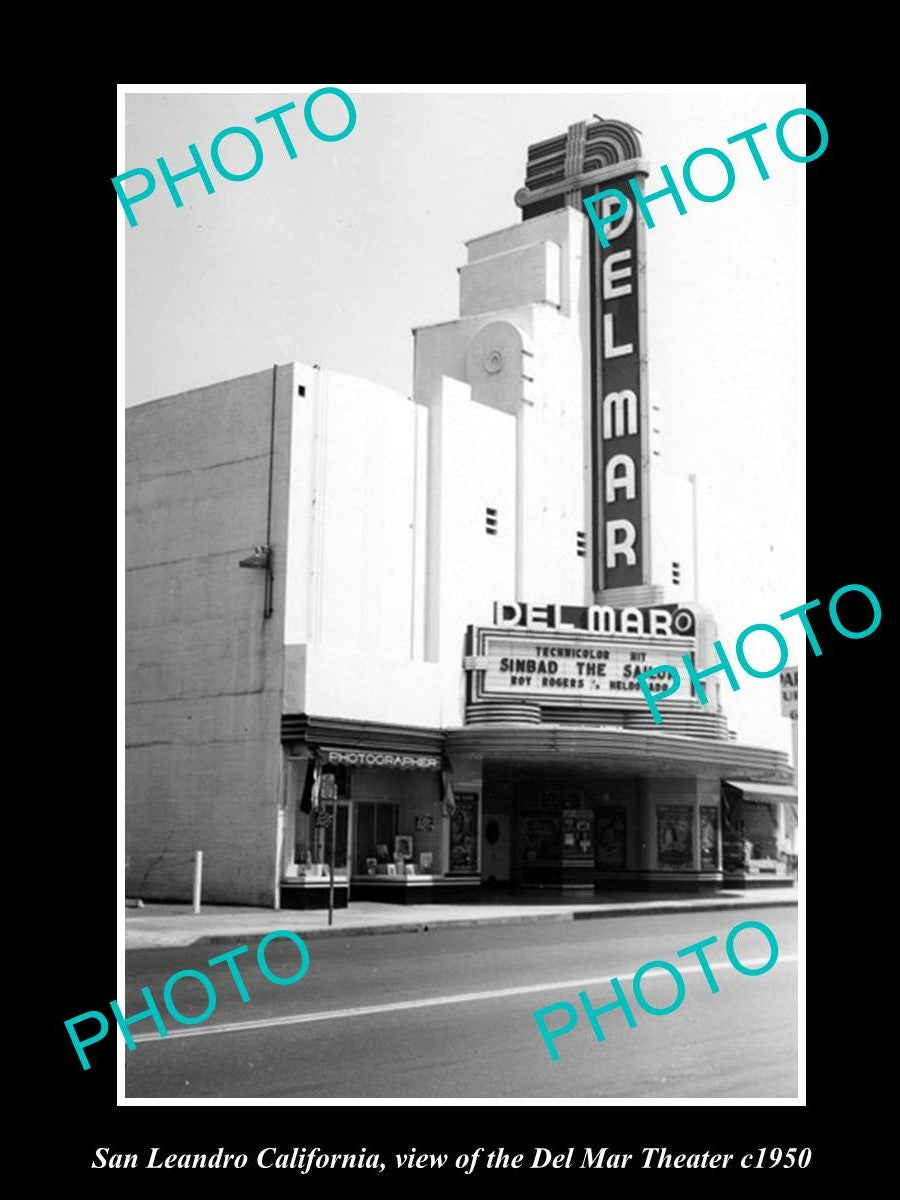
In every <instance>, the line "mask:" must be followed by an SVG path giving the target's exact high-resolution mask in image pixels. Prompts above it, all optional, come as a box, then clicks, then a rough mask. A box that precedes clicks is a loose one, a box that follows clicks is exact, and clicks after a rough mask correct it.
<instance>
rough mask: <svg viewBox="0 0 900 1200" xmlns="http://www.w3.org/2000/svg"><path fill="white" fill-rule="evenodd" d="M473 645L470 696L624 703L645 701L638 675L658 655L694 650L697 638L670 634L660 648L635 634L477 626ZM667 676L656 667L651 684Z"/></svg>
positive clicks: (467, 661) (468, 664) (469, 660)
mask: <svg viewBox="0 0 900 1200" xmlns="http://www.w3.org/2000/svg"><path fill="white" fill-rule="evenodd" d="M473 648H474V651H475V652H474V654H472V655H469V656H467V657H466V659H465V660H464V663H463V665H464V666H465V667H466V668H467V669H468V670H470V671H471V672H472V673H473V677H474V686H473V687H472V694H471V697H470V698H471V699H472V700H476V701H477V700H482V699H488V698H490V697H496V696H516V697H518V698H521V699H530V700H537V701H539V702H540V703H541V704H547V703H557V704H569V705H571V704H579V703H592V702H596V701H598V700H603V701H615V703H616V704H622V703H627V702H629V701H632V702H635V703H642V702H643V693H642V692H641V688H640V685H639V684H638V682H637V676H638V675H640V674H641V672H642V671H648V670H649V669H650V668H651V667H654V666H657V665H658V657H657V656H659V658H661V657H662V655H663V654H665V655H666V657H667V658H668V657H670V656H671V654H672V652H673V651H674V652H675V653H678V654H688V653H693V652H694V650H695V643H694V640H693V639H692V638H671V639H670V640H668V641H667V642H666V644H665V649H663V647H662V646H658V647H657V646H654V645H653V644H652V643H649V642H648V641H646V640H640V639H638V638H624V637H623V638H616V639H612V638H608V637H598V636H591V635H590V634H561V633H545V634H539V635H535V634H531V633H527V632H526V631H524V630H515V629H508V630H499V629H475V630H474V631H473ZM667 679H669V677H668V676H667V675H666V674H663V673H660V674H659V675H654V676H653V678H652V680H650V684H651V686H653V687H654V688H656V687H657V686H658V687H659V690H664V689H665V688H666V687H668V686H670V683H671V680H670V679H669V682H666V681H667Z"/></svg>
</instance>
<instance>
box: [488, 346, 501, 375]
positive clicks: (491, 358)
mask: <svg viewBox="0 0 900 1200" xmlns="http://www.w3.org/2000/svg"><path fill="white" fill-rule="evenodd" d="M484 369H485V370H486V371H487V373H488V375H497V374H498V373H499V372H500V371H502V370H503V352H502V351H501V350H488V352H487V354H486V355H485V356H484Z"/></svg>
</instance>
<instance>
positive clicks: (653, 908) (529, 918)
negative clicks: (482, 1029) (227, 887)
mask: <svg viewBox="0 0 900 1200" xmlns="http://www.w3.org/2000/svg"><path fill="white" fill-rule="evenodd" d="M798 904H799V897H792V898H790V899H781V898H779V899H772V900H770V899H766V898H765V897H764V896H759V897H752V898H744V897H742V898H741V899H739V900H725V899H723V900H700V901H694V902H688V903H685V902H682V901H678V900H669V901H659V902H658V903H656V904H653V903H651V904H643V905H628V904H623V905H621V906H619V907H616V908H614V909H599V910H598V909H588V910H587V911H585V910H578V909H573V910H572V911H570V912H563V913H540V912H535V913H527V914H517V915H515V916H509V917H460V918H452V917H451V918H450V919H449V920H446V921H398V922H395V923H392V924H390V925H356V926H354V927H352V928H349V929H341V928H338V927H336V926H331V927H330V928H329V927H328V926H327V925H326V926H325V927H324V928H321V929H302V928H301V929H298V928H294V929H293V930H292V932H294V933H297V934H299V935H300V936H302V937H303V939H304V940H311V939H318V938H334V937H368V936H371V935H372V934H379V933H384V934H389V933H434V932H437V931H438V930H441V929H472V928H492V927H495V926H498V925H542V924H547V923H549V922H553V921H555V922H562V921H596V920H603V919H605V918H608V917H638V916H647V917H650V916H661V915H664V914H666V913H673V912H722V911H725V910H727V909H732V908H796V907H797V905H798ZM288 911H289V910H288ZM284 928H285V929H288V928H290V923H289V922H285V925H284ZM271 932H272V930H271V929H260V930H251V929H243V930H239V931H236V932H235V933H230V934H228V933H209V934H199V935H198V936H197V937H190V936H189V935H185V936H186V937H187V939H188V940H186V941H178V942H165V943H160V944H159V945H152V944H151V945H146V946H128V945H127V930H126V946H125V952H126V953H127V954H130V953H134V952H136V951H139V950H162V949H166V950H168V949H175V950H177V949H179V948H183V947H185V946H198V945H209V946H214V945H218V944H221V943H226V942H227V943H228V944H229V945H234V944H235V940H236V939H237V940H240V939H242V938H255V937H265V935H266V934H267V933H271Z"/></svg>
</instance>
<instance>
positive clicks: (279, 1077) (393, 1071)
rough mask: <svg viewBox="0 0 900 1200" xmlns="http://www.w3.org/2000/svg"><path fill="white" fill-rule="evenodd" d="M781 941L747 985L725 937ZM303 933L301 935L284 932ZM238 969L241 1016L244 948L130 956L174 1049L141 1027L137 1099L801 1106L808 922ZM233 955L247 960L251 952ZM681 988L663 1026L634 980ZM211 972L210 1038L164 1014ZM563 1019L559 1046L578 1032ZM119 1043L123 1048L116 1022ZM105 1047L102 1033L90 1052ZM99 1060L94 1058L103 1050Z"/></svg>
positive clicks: (367, 954) (359, 954)
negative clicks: (801, 1006)
mask: <svg viewBox="0 0 900 1200" xmlns="http://www.w3.org/2000/svg"><path fill="white" fill-rule="evenodd" d="M746 920H757V921H761V922H762V923H764V924H766V925H768V926H769V928H770V929H772V930H773V931H774V933H775V935H776V937H777V940H778V949H779V958H778V961H777V963H776V964H775V966H774V967H773V968H772V969H771V970H769V971H767V972H766V973H765V974H760V975H756V976H751V975H743V974H739V973H738V972H737V971H735V969H734V968H733V967H732V966H731V965H730V964H729V962H728V959H727V957H726V953H725V937H726V935H727V934H728V932H729V930H731V929H732V928H733V927H734V926H735V925H737V924H738V923H739V922H741V921H746ZM286 924H289V922H286ZM711 935H715V936H716V937H717V938H718V941H717V943H715V944H714V945H711V946H709V947H707V949H706V953H707V955H708V959H709V963H710V965H711V967H712V970H713V975H714V977H715V979H716V981H717V982H718V984H719V986H720V989H721V990H720V991H719V992H717V993H713V992H712V991H711V990H710V987H709V984H708V982H707V981H706V978H705V975H704V972H703V969H702V967H701V966H700V964H699V962H698V959H697V957H696V956H695V955H693V954H692V955H690V956H686V957H684V958H681V959H679V958H678V957H677V953H676V952H677V951H678V950H679V949H681V948H682V947H685V946H688V945H690V944H692V943H695V942H697V941H699V940H701V939H703V938H706V937H709V936H711ZM258 940H259V939H252V938H251V939H249V940H248V942H247V944H248V945H249V953H248V954H245V955H242V956H241V957H240V958H239V959H238V960H236V961H237V964H238V965H239V966H240V972H241V975H242V977H243V978H244V980H245V981H246V986H247V989H248V991H249V994H250V1000H249V1001H248V1002H246V1003H242V1002H241V999H240V997H239V995H238V991H237V988H236V985H235V983H234V982H233V981H232V979H231V976H230V975H229V972H228V968H227V966H226V965H218V966H215V967H208V966H207V960H208V959H209V958H211V957H213V956H215V955H218V954H222V953H224V952H225V951H227V950H229V949H231V945H232V944H231V943H224V942H223V943H216V944H195V945H193V946H190V947H185V948H178V949H173V948H170V949H158V950H140V951H134V952H131V953H129V954H128V955H126V977H127V978H126V985H127V986H126V994H125V998H124V1003H123V1004H122V1007H123V1011H124V1012H125V1013H126V1014H129V1015H130V1014H132V1013H134V1012H137V1011H138V1010H140V1009H144V1008H146V1002H145V1001H144V999H143V997H142V996H141V994H140V989H141V987H143V986H148V987H149V988H150V991H151V993H152V995H153V996H154V998H155V999H156V1000H157V1002H158V1004H159V1006H160V1009H161V1011H162V1012H163V1014H164V1017H165V1020H166V1024H167V1026H168V1027H169V1028H170V1029H171V1030H172V1033H171V1034H170V1035H169V1036H167V1037H165V1038H162V1037H160V1036H159V1034H158V1033H157V1031H156V1028H155V1026H154V1024H153V1022H152V1021H150V1020H145V1021H142V1022H140V1023H139V1024H136V1025H135V1026H133V1029H132V1032H133V1034H134V1036H135V1038H136V1039H137V1038H140V1040H139V1041H138V1043H137V1049H136V1050H135V1051H134V1052H132V1053H129V1054H128V1055H127V1060H126V1084H125V1094H126V1096H127V1097H132V1098H137V1097H156V1098H203V1097H240V1098H245V1097H246V1098H251V1097H257V1098H259V1097H265V1098H271V1099H276V1098H294V1097H332V1098H362V1097H396V1098H403V1097H407V1098H408V1097H427V1098H435V1099H439V1098H456V1097H465V1098H488V1097H615V1098H626V1097H628V1098H631V1097H653V1098H667V1097H668V1098H671V1097H693V1098H703V1097H735V1098H742V1097H757V1098H776V1097H777V1098H789V1097H795V1096H796V1095H797V1087H798V1078H797V1047H798V1034H797V1020H798V1003H797V981H798V964H797V910H796V908H793V907H784V908H768V909H752V908H748V909H742V910H739V911H731V912H706V913H702V912H700V913H697V912H681V913H673V914H667V915H654V916H641V917H623V918H617V919H603V920H583V921H581V920H579V921H571V922H563V923H556V922H554V923H549V924H534V925H507V926H492V927H488V928H481V929H478V928H472V929H458V928H457V929H444V930H441V929H435V930H432V931H428V932H422V933H409V934H406V933H404V934H385V935H373V936H365V937H348V938H342V937H334V938H328V939H314V938H311V939H310V940H309V942H308V948H309V953H310V965H309V969H308V971H307V973H306V975H305V976H304V978H302V979H301V980H300V981H299V982H297V983H295V984H290V985H288V986H277V985H275V984H273V983H272V982H270V981H269V980H267V979H266V978H265V977H264V976H263V975H262V973H261V972H260V970H259V969H258V967H257V965H256V945H257V943H258ZM234 944H235V945H237V944H240V943H239V942H238V940H237V939H235V942H234ZM736 948H737V953H738V956H739V957H740V958H741V959H743V960H744V961H745V962H747V963H748V964H752V963H753V962H754V961H756V962H757V963H758V964H760V965H761V964H762V963H764V962H766V961H767V960H768V956H769V950H768V946H767V944H766V941H765V938H764V936H763V935H762V934H761V933H760V932H758V931H755V930H747V931H745V932H743V933H741V934H740V935H739V937H738V940H737V942H736ZM660 959H661V960H666V961H668V962H671V963H675V964H677V965H678V967H679V969H680V970H681V971H682V972H683V978H684V985H685V994H684V999H683V1001H682V1003H681V1005H680V1007H678V1008H677V1010H676V1011H674V1012H672V1013H670V1014H668V1015H665V1016H655V1015H651V1014H650V1013H648V1012H645V1011H644V1010H643V1009H642V1008H641V1007H640V1006H639V1005H638V1003H637V1001H636V1000H635V998H634V993H633V990H632V983H631V976H633V974H634V972H635V971H637V970H638V968H639V967H641V966H642V965H643V964H644V963H646V962H649V961H650V960H660ZM267 960H268V962H269V964H270V966H271V969H272V971H273V972H275V973H276V974H279V975H283V976H285V977H288V976H290V975H292V974H293V973H294V972H296V971H297V969H298V966H299V957H298V951H297V949H296V948H295V947H294V946H292V945H290V944H289V943H287V942H282V941H276V942H274V943H273V944H272V945H271V947H270V948H269V951H268V954H267ZM183 970H199V971H205V972H206V974H207V975H208V976H209V977H210V978H211V979H212V980H213V981H214V982H215V986H216V990H217V1005H216V1009H215V1011H214V1012H213V1013H212V1015H211V1016H210V1017H209V1019H208V1020H206V1021H205V1022H204V1023H202V1024H199V1025H196V1026H186V1025H179V1024H177V1022H176V1021H175V1020H174V1019H173V1018H172V1017H171V1016H170V1015H169V1014H168V1013H167V1012H166V1010H165V1008H164V1007H163V989H164V986H165V984H166V981H167V980H168V979H169V977H170V976H171V975H172V974H174V973H175V972H177V971H183ZM614 975H615V976H618V977H619V978H620V979H621V981H622V985H623V988H624V990H625V994H626V996H627V997H628V1001H629V1004H630V1005H631V1009H632V1011H633V1014H634V1017H635V1019H636V1025H635V1027H634V1028H629V1026H628V1023H627V1021H626V1018H625V1016H624V1013H623V1012H622V1010H621V1009H616V1010H614V1011H611V1012H609V1013H605V1014H603V1015H602V1016H599V1017H598V1021H599V1023H600V1025H601V1028H602V1029H603V1032H604V1033H605V1035H606V1038H605V1040H604V1041H602V1042H600V1041H598V1040H597V1039H596V1038H595V1035H594V1033H593V1031H592V1029H591V1024H590V1021H589V1019H588V1017H587V1015H586V1013H585V1011H584V1008H583V1006H582V1005H581V1003H580V1001H579V999H578V993H579V991H581V990H582V989H583V990H585V991H586V992H587V995H588V997H589V1000H590V1002H591V1003H592V1004H593V1006H594V1007H595V1008H600V1007H601V1006H602V1005H604V1004H607V1003H609V1002H611V1001H613V1000H614V999H615V995H614V993H613V990H612V987H611V985H610V984H609V983H608V982H605V981H606V980H608V978H609V977H610V976H614ZM675 987H676V985H675V982H674V980H673V979H672V978H671V976H670V975H669V974H667V973H666V972H665V971H664V970H658V971H653V972H651V973H648V974H647V975H646V976H645V977H644V979H643V981H642V990H643V994H644V996H645V997H646V999H647V1001H648V1002H649V1003H650V1004H652V1005H654V1006H656V1007H659V1008H663V1007H665V1006H667V1005H668V1004H670V1003H671V1002H672V1000H673V998H674V996H675ZM172 994H173V997H174V999H175V1002H176V1004H177V1006H178V1008H179V1009H180V1010H181V1011H182V1012H183V1013H184V1014H185V1015H186V1016H191V1015H199V1014H200V1013H202V1012H203V1011H204V1009H205V1007H206V1005H207V996H206V993H205V992H204V990H203V987H202V985H201V983H200V982H199V981H197V980H195V979H192V978H185V979H183V980H181V981H179V982H178V983H177V984H176V985H175V988H174V990H173V993H172ZM559 1002H567V1003H568V1004H571V1005H573V1006H574V1007H575V1010H576V1013H577V1015H578V1020H577V1023H576V1024H575V1025H574V1027H573V1029H572V1031H571V1032H570V1033H567V1034H565V1035H563V1036H561V1037H559V1038H558V1039H557V1040H556V1042H555V1046H556V1048H557V1050H558V1052H559V1061H557V1062H554V1061H552V1060H551V1057H550V1054H549V1053H548V1050H547V1047H546V1046H545V1044H544V1041H543V1039H542V1037H541V1034H540V1032H539V1030H538V1025H537V1022H536V1021H535V1018H534V1016H533V1013H534V1012H535V1010H537V1009H540V1008H544V1007H548V1006H550V1005H553V1004H556V1003H559ZM569 1012H570V1010H563V1009H560V1010H558V1011H556V1012H555V1013H553V1014H551V1015H548V1017H547V1024H548V1026H549V1027H550V1028H552V1029H555V1028H557V1027H559V1026H561V1025H562V1024H563V1023H564V1022H565V1021H566V1020H567V1019H571V1018H570V1017H569ZM110 1024H111V1026H112V1030H111V1035H112V1034H115V1035H116V1036H120V1035H119V1034H118V1031H117V1030H116V1027H115V1025H114V1024H113V1022H112V1021H111V1022H110ZM85 1036H87V1034H86V1035H85ZM88 1053H90V1051H88Z"/></svg>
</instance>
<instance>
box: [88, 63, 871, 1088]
mask: <svg viewBox="0 0 900 1200" xmlns="http://www.w3.org/2000/svg"><path fill="white" fill-rule="evenodd" d="M120 111H121V116H122V119H123V130H122V132H123V134H124V163H125V167H124V168H123V169H122V170H121V171H120V173H119V175H118V176H117V177H116V179H115V180H114V181H113V185H114V187H115V190H116V193H117V197H118V203H119V211H118V213H117V219H118V222H119V226H120V229H119V238H120V247H121V252H122V254H123V257H124V289H123V293H122V295H121V303H122V308H123V316H124V346H123V367H124V369H123V371H122V373H121V385H122V406H123V419H124V451H125V464H124V471H125V479H124V484H125V514H124V522H125V529H124V554H125V563H124V566H125V573H124V579H125V585H124V589H125V595H124V616H125V622H124V625H125V645H124V685H125V686H124V704H125V745H124V780H123V782H124V789H123V790H124V795H123V801H122V828H121V834H122V886H123V892H124V895H123V904H124V918H123V939H124V949H125V980H124V984H125V986H124V992H123V995H122V998H121V1001H120V1004H121V1014H124V1017H125V1020H124V1024H122V1025H118V1024H117V1023H116V1022H115V1021H113V1020H112V1019H110V1030H109V1032H108V1035H107V1036H110V1037H112V1036H115V1037H118V1038H120V1039H121V1040H122V1041H123V1043H124V1047H125V1048H124V1049H123V1050H122V1051H121V1053H122V1055H123V1057H124V1077H123V1082H124V1092H123V1100H124V1101H125V1102H126V1103H127V1102H139V1101H141V1100H145V1099H156V1100H160V1099H165V1100H166V1101H167V1102H168V1103H178V1102H190V1103H197V1102H199V1101H202V1100H203V1099H204V1098H223V1099H224V1098H230V1099H250V1100H252V1099H256V1100H260V1101H268V1102H274V1101H291V1102H300V1103H314V1102H315V1101H316V1100H317V1098H320V1097H327V1098H330V1099H340V1100H343V1101H347V1102H353V1101H356V1102H358V1103H362V1102H365V1101H366V1100H368V1099H373V1098H380V1099H390V1100H392V1101H394V1102H398V1103H403V1102H405V1103H435V1102H439V1101H441V1100H443V1099H449V1098H453V1099H456V1100H461V1099H464V1100H471V1101H474V1102H481V1103H490V1102H491V1101H494V1102H501V1101H502V1100H504V1099H505V1098H517V1099H519V1100H522V1101H528V1100H532V1101H539V1100H541V1099H545V1098H548V1097H568V1098H572V1099H574V1098H578V1099H580V1100H583V1101H584V1102H596V1103H605V1102H611V1101H615V1100H617V1099H622V1098H627V1099H631V1100H640V1099H653V1100H656V1101H668V1102H671V1103H676V1102H678V1101H679V1100H682V1099H691V1100H703V1101H706V1102H707V1103H714V1102H716V1101H717V1100H732V1101H734V1100H744V1101H748V1102H754V1101H755V1102H771V1101H777V1102H782V1103H785V1102H787V1103H789V1102H791V1101H793V1102H795V1103H797V1102H802V1100H803V1095H804V1080H803V1078H802V1075H801V1072H800V1069H799V1063H800V1053H801V1041H802V1038H803V1036H804V1017H803V1013H802V1012H801V1010H800V1006H799V1000H798V996H799V991H798V986H799V985H798V980H799V977H800V973H801V972H802V970H803V963H802V961H801V958H800V955H799V953H798V927H799V922H800V921H801V920H802V919H803V909H802V897H803V881H804V856H803V844H804V800H803V779H802V771H801V770H800V769H799V768H800V762H798V759H799V757H800V743H799V739H798V726H802V713H803V688H804V673H803V669H802V666H801V664H802V663H803V662H804V661H805V652H806V646H807V637H808V635H807V631H806V620H808V619H809V620H813V624H814V625H816V626H818V625H819V623H820V620H821V618H822V617H823V615H824V617H825V620H826V621H827V620H828V617H827V614H823V613H822V612H821V611H820V612H819V613H817V614H814V615H813V617H812V618H808V617H807V614H806V612H805V611H804V610H802V606H803V604H804V602H805V601H806V599H807V597H806V595H805V591H804V588H805V583H804V561H803V555H804V535H803V528H804V520H805V501H804V496H803V492H802V488H801V484H800V481H801V478H802V463H803V458H804V453H805V445H804V436H803V412H804V395H803V386H804V385H803V337H804V328H805V314H804V281H803V275H802V268H803V262H804V257H803V254H804V197H805V172H806V171H807V169H808V167H809V165H810V164H811V163H812V162H815V161H816V159H817V158H818V157H819V156H821V155H822V154H824V153H826V152H827V142H828V131H827V125H826V123H825V120H824V119H823V118H822V117H821V116H820V115H819V114H815V113H813V112H811V110H809V109H808V108H807V106H806V102H805V90H804V88H803V86H802V85H794V86H792V85H784V86H783V87H776V86H774V85H747V86H746V87H737V86H733V85H732V86H724V85H723V86H722V87H721V88H720V89H718V90H716V89H711V88H710V87H705V90H704V89H702V88H698V89H688V88H682V89H679V88H677V87H676V86H675V85H673V86H672V87H671V88H663V87H662V86H654V87H652V88H648V89H646V90H642V89H638V88H636V87H635V88H625V89H620V90H615V89H605V88H603V87H598V88H597V89H596V90H595V91H590V92H585V91H580V90H577V91H576V90H572V91H566V90H565V89H560V90H555V89H549V88H547V89H541V88H538V89H536V90H533V91H524V90H522V91H518V92H516V93H506V92H504V91H503V90H502V89H501V88H499V87H498V88H496V89H494V90H486V91H470V90H465V89H463V88H461V87H460V88H458V89H449V88H448V89H446V90H444V89H442V90H440V91H438V90H430V89H424V88H419V89H415V90H413V89H409V90H397V91H394V90H391V89H389V88H386V87H385V88H377V89H373V88H361V89H355V90H354V89H348V88H344V87H343V86H337V85H334V86H323V87H320V88H318V89H311V90H310V91H308V92H307V93H303V92H302V91H301V92H299V93H296V94H284V93H279V92H271V93H270V92H266V91H264V90H248V89H247V88H236V89H235V90H210V89H207V88H205V87H199V86H198V87H197V88H196V89H192V90H187V89H185V90H182V89H177V90H176V89H173V90H171V91H158V90H156V89H150V88H148V89H144V88H134V89H126V90H124V93H123V94H121V95H120ZM792 610H793V613H792ZM870 616H871V610H870ZM847 620H848V621H849V617H848V618H847ZM813 636H814V635H813ZM798 697H799V699H798ZM798 718H800V719H798ZM235 947H242V949H241V951H240V953H239V954H238V953H235V954H234V955H232V957H228V953H227V952H228V950H229V948H232V949H233V948H235ZM144 988H147V989H149V991H150V993H151V994H152V997H153V998H154V1001H155V1008H153V1009H152V1010H151V1011H149V1012H147V1013H146V1015H145V1016H144V1017H143V1018H142V1019H140V1020H135V1021H134V1023H133V1024H132V1023H130V1022H129V1021H128V1019H127V1017H128V1014H130V1013H132V1012H136V1011H137V1010H138V1009H143V1010H147V1001H146V995H145V993H144V992H142V989H144ZM735 1027H739V1028H740V1029H741V1030H742V1036H741V1038H740V1039H739V1040H737V1039H732V1038H729V1037H728V1036H727V1035H728V1031H729V1030H730V1029H733V1028H735ZM94 1033H96V1028H95V1027H93V1026H92V1025H91V1023H90V1022H88V1021H85V1022H84V1023H83V1025H81V1026H78V1027H76V1028H75V1029H73V1031H72V1035H73V1037H72V1040H73V1045H75V1046H76V1048H77V1044H78V1043H79V1042H80V1041H81V1040H89V1037H90V1035H92V1034H94ZM78 1053H79V1054H84V1055H87V1056H89V1055H90V1053H91V1051H90V1048H89V1047H82V1048H80V1049H78Z"/></svg>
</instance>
